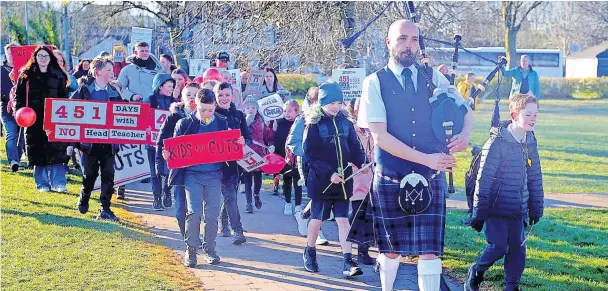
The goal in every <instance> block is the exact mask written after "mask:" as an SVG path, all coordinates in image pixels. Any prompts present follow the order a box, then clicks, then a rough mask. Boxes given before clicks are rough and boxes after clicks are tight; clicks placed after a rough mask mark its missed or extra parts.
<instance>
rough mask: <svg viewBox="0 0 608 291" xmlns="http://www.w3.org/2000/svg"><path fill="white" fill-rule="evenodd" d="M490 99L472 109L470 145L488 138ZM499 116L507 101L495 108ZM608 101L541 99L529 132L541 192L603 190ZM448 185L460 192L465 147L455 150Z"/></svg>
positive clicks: (606, 188) (607, 167) (504, 115)
mask: <svg viewBox="0 0 608 291" xmlns="http://www.w3.org/2000/svg"><path fill="white" fill-rule="evenodd" d="M493 105H494V101H493V100H486V101H485V102H484V103H481V104H480V106H479V109H478V111H476V112H475V126H474V128H473V136H472V138H471V143H472V144H474V145H479V146H483V144H484V143H485V142H486V140H487V139H488V136H489V135H488V133H489V130H490V119H491V117H492V108H493ZM500 112H501V119H502V120H506V119H508V118H509V105H508V102H507V101H506V100H505V101H503V102H501V106H500ZM607 125H608V100H605V99H602V100H541V104H540V110H539V115H538V125H537V126H536V130H535V134H536V138H537V140H538V147H539V152H540V156H541V165H542V169H543V185H544V189H545V193H592V192H596V193H597V192H602V193H608V146H607V145H606V144H605V142H607V141H608V129H606V128H604V127H606V126H607ZM457 159H458V167H457V168H456V172H455V174H454V185H455V186H456V187H457V188H458V190H460V191H463V190H464V173H465V172H466V170H467V169H468V167H469V163H470V162H471V154H470V151H467V152H463V153H458V155H457Z"/></svg>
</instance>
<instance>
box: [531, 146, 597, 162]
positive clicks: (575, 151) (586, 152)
mask: <svg viewBox="0 0 608 291" xmlns="http://www.w3.org/2000/svg"><path fill="white" fill-rule="evenodd" d="M541 150H543V151H549V152H552V153H559V152H562V153H564V154H566V155H568V154H575V155H587V156H592V157H598V158H605V157H608V150H581V149H575V148H558V147H550V146H543V147H542V148H541ZM573 161H579V160H573Z"/></svg>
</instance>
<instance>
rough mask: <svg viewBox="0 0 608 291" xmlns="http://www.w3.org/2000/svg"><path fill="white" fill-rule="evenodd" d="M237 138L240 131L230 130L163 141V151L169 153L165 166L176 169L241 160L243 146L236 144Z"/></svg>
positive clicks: (239, 135)
mask: <svg viewBox="0 0 608 291" xmlns="http://www.w3.org/2000/svg"><path fill="white" fill-rule="evenodd" d="M239 137H241V131H240V130H238V129H232V130H222V131H217V132H210V133H200V134H192V135H183V136H178V137H174V138H168V139H165V140H164V144H165V147H164V149H165V150H167V151H169V158H168V159H167V166H168V167H169V169H177V168H184V167H189V166H194V165H202V164H211V163H219V162H226V161H238V160H242V159H243V146H242V145H240V144H238V143H237V140H238V138H239Z"/></svg>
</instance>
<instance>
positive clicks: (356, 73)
mask: <svg viewBox="0 0 608 291" xmlns="http://www.w3.org/2000/svg"><path fill="white" fill-rule="evenodd" d="M331 78H332V80H334V82H337V83H338V84H339V85H340V89H342V93H344V101H348V102H350V101H351V100H352V99H354V98H359V97H361V90H362V89H363V79H365V69H363V68H353V69H343V70H338V69H335V70H332V76H331Z"/></svg>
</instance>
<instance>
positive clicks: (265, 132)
mask: <svg viewBox="0 0 608 291" xmlns="http://www.w3.org/2000/svg"><path fill="white" fill-rule="evenodd" d="M249 130H250V131H251V136H252V139H253V140H254V141H256V142H258V143H261V144H264V145H267V146H269V145H272V142H273V140H274V131H272V128H270V127H269V126H268V125H266V123H265V122H264V119H263V118H262V115H260V114H259V113H257V114H256V115H255V119H254V120H253V122H252V123H251V124H250V125H249ZM250 147H251V149H252V150H253V151H255V152H256V153H258V154H259V155H260V156H262V157H263V156H265V155H267V154H269V152H268V150H267V149H266V148H264V147H262V146H259V145H257V144H255V143H252V144H251V145H250Z"/></svg>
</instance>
